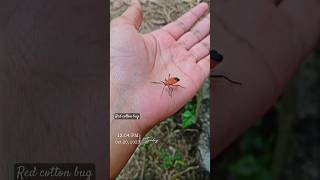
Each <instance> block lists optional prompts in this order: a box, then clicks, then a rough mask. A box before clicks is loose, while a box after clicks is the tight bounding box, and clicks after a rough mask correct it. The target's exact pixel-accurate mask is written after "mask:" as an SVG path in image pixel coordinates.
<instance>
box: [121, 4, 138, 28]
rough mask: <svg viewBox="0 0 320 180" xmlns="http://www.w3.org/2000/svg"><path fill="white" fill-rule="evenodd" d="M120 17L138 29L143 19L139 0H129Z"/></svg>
mask: <svg viewBox="0 0 320 180" xmlns="http://www.w3.org/2000/svg"><path fill="white" fill-rule="evenodd" d="M121 18H123V19H124V20H126V21H127V22H128V23H129V24H131V25H133V26H134V27H135V28H136V29H137V30H139V28H140V26H141V23H142V20H143V12H142V6H141V4H140V1H139V0H131V3H130V6H129V7H128V9H127V10H126V11H125V12H124V13H123V14H122V15H121Z"/></svg>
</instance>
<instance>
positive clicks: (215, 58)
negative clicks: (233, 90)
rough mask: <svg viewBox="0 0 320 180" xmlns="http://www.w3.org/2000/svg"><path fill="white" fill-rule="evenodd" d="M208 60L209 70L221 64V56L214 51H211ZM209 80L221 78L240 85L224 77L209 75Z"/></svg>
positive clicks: (239, 83)
mask: <svg viewBox="0 0 320 180" xmlns="http://www.w3.org/2000/svg"><path fill="white" fill-rule="evenodd" d="M210 59H211V60H212V61H211V63H210V69H213V68H214V67H216V66H217V65H218V64H220V63H221V62H222V60H223V56H222V55H221V54H220V53H218V52H217V51H216V50H211V51H210ZM210 78H223V79H225V80H227V81H229V82H230V83H232V84H237V85H242V83H241V82H237V81H234V80H231V79H230V78H228V77H226V76H225V75H216V74H210Z"/></svg>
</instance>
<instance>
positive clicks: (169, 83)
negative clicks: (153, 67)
mask: <svg viewBox="0 0 320 180" xmlns="http://www.w3.org/2000/svg"><path fill="white" fill-rule="evenodd" d="M179 81H180V79H179V78H178V77H171V76H170V74H169V76H168V79H167V78H165V79H164V81H159V82H152V83H155V84H162V85H163V88H162V92H161V96H162V94H163V91H164V88H165V87H168V89H169V92H168V93H169V96H170V97H172V93H173V90H174V89H173V87H175V86H179V87H181V88H185V87H183V86H181V85H180V84H177V83H178V82H179Z"/></svg>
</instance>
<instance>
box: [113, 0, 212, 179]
mask: <svg viewBox="0 0 320 180" xmlns="http://www.w3.org/2000/svg"><path fill="white" fill-rule="evenodd" d="M207 10H208V5H207V4H205V3H201V4H199V5H198V6H196V7H194V8H193V9H191V10H190V11H189V12H187V13H186V14H185V15H183V16H181V17H180V18H179V19H178V20H177V21H175V22H172V23H170V24H168V25H166V26H164V27H163V28H161V29H159V30H156V31H153V32H151V33H148V34H145V35H142V34H140V33H139V31H138V29H139V27H140V25H141V22H142V20H143V16H142V7H141V4H140V3H139V1H137V0H135V1H133V2H132V4H131V5H130V7H129V8H128V9H127V11H126V12H125V13H124V14H123V15H122V16H120V17H118V18H115V19H114V20H113V21H112V22H111V28H110V37H111V41H110V56H111V59H110V70H111V73H110V76H111V77H110V83H111V84H110V85H111V86H110V88H111V89H110V97H111V99H110V112H111V113H110V177H111V178H114V177H115V176H116V175H117V174H118V173H119V172H120V170H121V169H122V168H123V167H124V166H125V164H126V163H127V161H128V159H129V158H130V156H131V155H132V154H133V152H134V150H135V149H136V147H137V145H117V144H115V143H114V142H115V140H116V139H117V134H118V132H121V133H131V132H134V133H139V134H141V136H143V135H144V134H145V133H147V132H148V131H149V130H150V129H151V128H152V127H154V126H155V125H157V124H158V123H160V122H161V121H163V120H164V119H165V118H166V117H168V116H170V115H172V114H174V113H175V112H177V111H178V110H179V109H180V108H181V107H183V105H184V104H186V103H187V102H188V101H189V100H190V99H191V98H192V97H193V96H194V95H195V94H196V92H197V91H198V90H199V89H200V87H201V86H202V84H203V82H204V80H205V79H206V78H207V77H208V76H209V71H210V59H209V50H210V35H209V29H210V15H207V16H206V17H205V18H203V19H202V20H201V21H199V20H200V18H201V17H202V16H204V15H205V14H206V12H207ZM169 73H170V74H171V76H172V77H179V79H180V81H179V84H180V85H181V86H183V87H185V88H180V87H174V86H173V88H174V91H173V97H170V96H169V95H168V88H165V92H164V93H163V95H162V96H161V91H162V88H163V85H161V84H153V83H151V82H154V81H161V80H164V79H165V78H166V77H168V74H169ZM141 99H144V101H141ZM116 112H129V113H140V114H141V119H139V120H128V121H126V120H114V117H113V114H114V113H116Z"/></svg>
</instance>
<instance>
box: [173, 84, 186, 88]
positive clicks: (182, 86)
mask: <svg viewBox="0 0 320 180" xmlns="http://www.w3.org/2000/svg"><path fill="white" fill-rule="evenodd" d="M171 86H180V87H182V88H185V87H183V86H181V85H180V84H172V85H171Z"/></svg>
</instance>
